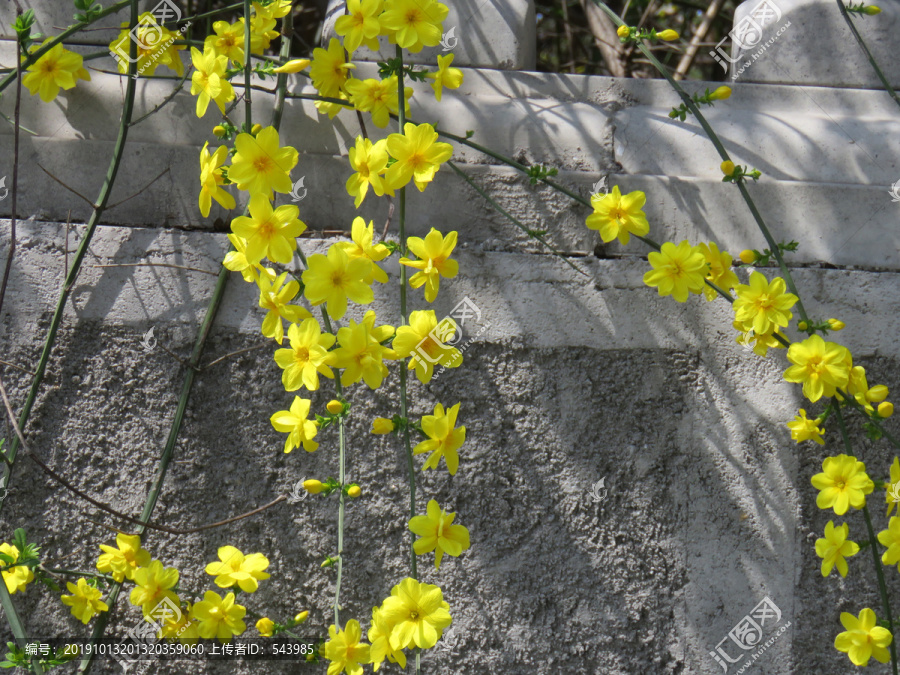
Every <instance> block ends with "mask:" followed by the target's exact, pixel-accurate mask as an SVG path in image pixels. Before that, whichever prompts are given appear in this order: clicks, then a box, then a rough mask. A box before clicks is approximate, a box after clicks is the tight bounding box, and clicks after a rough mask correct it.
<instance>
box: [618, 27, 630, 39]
mask: <svg viewBox="0 0 900 675" xmlns="http://www.w3.org/2000/svg"><path fill="white" fill-rule="evenodd" d="M616 35H618V36H619V37H620V38H623V37H628V36H629V35H631V29H630V28H629V27H628V26H619V27H618V28H617V29H616Z"/></svg>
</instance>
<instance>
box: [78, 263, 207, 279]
mask: <svg viewBox="0 0 900 675" xmlns="http://www.w3.org/2000/svg"><path fill="white" fill-rule="evenodd" d="M91 267H172V268H174V269H177V270H188V271H190V272H201V273H203V274H210V275H212V276H214V277H217V276H219V273H218V272H210V271H209V270H202V269H200V268H199V267H187V266H185V265H174V264H172V263H151V262H141V263H115V264H110V265H91Z"/></svg>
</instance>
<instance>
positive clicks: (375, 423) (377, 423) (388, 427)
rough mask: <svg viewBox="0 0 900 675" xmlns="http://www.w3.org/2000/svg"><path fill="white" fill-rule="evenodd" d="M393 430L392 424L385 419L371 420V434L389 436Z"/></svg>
mask: <svg viewBox="0 0 900 675" xmlns="http://www.w3.org/2000/svg"><path fill="white" fill-rule="evenodd" d="M393 430H394V423H393V422H392V421H391V420H389V419H387V418H386V417H376V418H375V419H374V420H372V433H373V434H389V433H391V432H392V431H393Z"/></svg>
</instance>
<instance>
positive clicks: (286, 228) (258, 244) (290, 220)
mask: <svg viewBox="0 0 900 675" xmlns="http://www.w3.org/2000/svg"><path fill="white" fill-rule="evenodd" d="M299 213H300V209H298V208H297V207H296V206H295V205H293V204H283V205H282V206H279V207H278V208H277V209H274V210H273V209H272V203H271V202H270V201H269V198H268V197H266V195H264V194H260V193H257V194H255V195H253V196H252V197H250V217H249V218H248V217H247V216H238V217H237V218H235V219H234V220H232V221H231V231H232V232H234V233H235V234H236V235H237V236H239V237H243V238H244V239H246V240H247V259H248V260H249V261H250V262H252V263H258V262H260V261H261V260H262V259H263V257H267V258H268V259H269V260H271V261H273V262H278V263H282V264H284V265H286V264H287V263H289V262H291V259H292V258H293V257H294V251H295V250H296V248H297V237H299V236H300V235H301V234H303V233H304V232H305V231H306V224H305V223H304V222H303V221H301V220H299V219H298V218H297V216H298V215H299Z"/></svg>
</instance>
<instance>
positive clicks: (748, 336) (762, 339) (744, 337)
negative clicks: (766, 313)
mask: <svg viewBox="0 0 900 675" xmlns="http://www.w3.org/2000/svg"><path fill="white" fill-rule="evenodd" d="M731 325H732V326H734V329H735V330H737V331H740V332H739V334H738V336H737V338H736V339H735V341H736V342H737V343H738V344H739V345H741V346H744V347H749V346H750V345H751V344H752V345H753V351H754V353H756V354H757V355H759V356H762V357H765V356H766V354H768V353H769V348H770V347H775V348H776V349H784V345H783V344H781V342H779V341H778V340H777V339H775V336H776V335H778V336H780V337H781V338H782V339H783V340H787V338H786V337H785V336H784V333H782V332H781V331H777V330H773V331H772V332H769V333H756V332H754V331H753V329H752V328H751V329H749V330H747V329H745V327H744V325H743V324H742V323H741V322H740V321H734V322H733V323H732V324H731Z"/></svg>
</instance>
